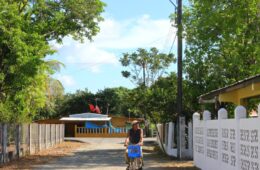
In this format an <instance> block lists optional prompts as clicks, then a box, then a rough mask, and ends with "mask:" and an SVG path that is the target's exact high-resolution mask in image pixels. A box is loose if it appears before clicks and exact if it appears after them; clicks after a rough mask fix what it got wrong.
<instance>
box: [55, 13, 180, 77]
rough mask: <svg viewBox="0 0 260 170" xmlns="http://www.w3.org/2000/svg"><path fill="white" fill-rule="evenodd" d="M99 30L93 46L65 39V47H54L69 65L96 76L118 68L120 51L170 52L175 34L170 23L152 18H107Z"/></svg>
mask: <svg viewBox="0 0 260 170" xmlns="http://www.w3.org/2000/svg"><path fill="white" fill-rule="evenodd" d="M100 29H101V31H100V33H99V34H98V35H97V36H96V37H94V41H93V42H89V41H88V40H86V41H85V42H84V43H80V42H77V41H74V40H72V38H70V37H66V38H65V39H64V43H63V44H62V45H55V44H54V45H53V46H54V47H55V48H56V49H58V52H59V54H60V55H62V56H63V57H65V58H66V60H65V64H66V65H68V64H76V65H77V66H78V67H80V68H83V69H88V70H90V71H91V72H95V73H97V72H100V71H101V68H102V66H104V65H114V66H116V65H117V64H118V58H117V55H116V54H115V52H116V51H117V50H128V49H133V48H140V47H141V48H149V47H157V48H158V49H160V50H165V49H167V50H168V49H169V46H170V44H171V41H172V39H173V34H174V32H175V29H173V28H172V27H171V24H170V21H169V20H168V19H157V20H155V19H151V18H150V17H149V15H143V16H141V17H139V18H135V19H127V20H122V21H117V20H115V19H113V18H109V17H108V18H105V21H104V22H102V23H100ZM126 52H127V51H126ZM167 52H168V51H167Z"/></svg>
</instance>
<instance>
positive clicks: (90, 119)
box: [60, 117, 111, 121]
mask: <svg viewBox="0 0 260 170" xmlns="http://www.w3.org/2000/svg"><path fill="white" fill-rule="evenodd" d="M60 120H61V121H110V120H111V117H99V118H80V117H63V118H61V119H60Z"/></svg>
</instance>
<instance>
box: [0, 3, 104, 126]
mask: <svg viewBox="0 0 260 170" xmlns="http://www.w3.org/2000/svg"><path fill="white" fill-rule="evenodd" d="M103 7H104V4H103V3H102V2H101V1H99V0H91V1H89V0H70V1H67V0H58V1H57V0H23V1H22V0H21V1H16V0H6V1H0V25H1V26H0V118H1V120H2V121H12V122H21V121H26V120H30V119H31V118H32V117H33V115H34V114H35V113H36V112H37V110H39V108H42V107H43V106H44V105H45V101H46V93H45V92H46V86H47V85H46V82H47V81H46V79H47V78H48V70H50V69H51V68H50V67H49V66H48V64H47V63H46V61H45V60H44V58H45V56H46V55H50V54H53V53H54V52H55V51H54V50H53V49H52V48H51V46H50V45H49V42H50V41H57V42H59V43H62V39H63V37H65V36H68V35H71V36H72V37H73V38H75V39H79V40H83V39H84V37H87V38H88V39H90V40H91V39H92V37H93V36H95V35H96V34H97V33H98V31H99V27H98V22H100V21H101V20H102V17H101V16H100V14H101V13H102V12H103Z"/></svg>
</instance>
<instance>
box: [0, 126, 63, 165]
mask: <svg viewBox="0 0 260 170" xmlns="http://www.w3.org/2000/svg"><path fill="white" fill-rule="evenodd" d="M62 141H64V125H63V124H36V123H32V124H19V125H17V124H6V123H0V164H4V163H7V162H9V161H11V160H13V159H17V158H19V157H22V156H24V155H29V154H35V153H37V152H39V151H41V150H43V149H47V148H50V147H52V146H54V145H55V144H58V143H60V142H62Z"/></svg>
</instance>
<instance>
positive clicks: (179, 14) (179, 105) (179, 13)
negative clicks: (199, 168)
mask: <svg viewBox="0 0 260 170" xmlns="http://www.w3.org/2000/svg"><path fill="white" fill-rule="evenodd" d="M177 26H178V31H177V35H178V66H177V67H178V87H177V91H178V93H177V112H178V133H179V135H178V140H177V146H178V152H177V156H178V158H179V159H181V158H182V149H183V147H182V146H183V142H185V141H183V135H185V134H183V133H182V132H183V129H182V125H183V113H182V32H183V27H182V0H178V8H177ZM184 123H185V118H184Z"/></svg>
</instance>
